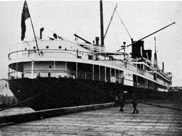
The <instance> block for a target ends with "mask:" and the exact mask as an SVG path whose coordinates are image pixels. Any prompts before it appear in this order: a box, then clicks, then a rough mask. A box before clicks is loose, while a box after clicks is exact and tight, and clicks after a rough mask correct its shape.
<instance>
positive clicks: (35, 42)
mask: <svg viewBox="0 0 182 136" xmlns="http://www.w3.org/2000/svg"><path fill="white" fill-rule="evenodd" d="M30 22H31V25H32V30H33V34H34V38H35V43H36V46H37V50H38V52H39V46H38V42H37V38H36V36H35V30H34V26H33V22H32V18H31V16H30Z"/></svg>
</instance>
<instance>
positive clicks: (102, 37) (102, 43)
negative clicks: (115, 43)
mask: <svg viewBox="0 0 182 136" xmlns="http://www.w3.org/2000/svg"><path fill="white" fill-rule="evenodd" d="M100 37H101V47H104V21H103V5H102V0H100Z"/></svg>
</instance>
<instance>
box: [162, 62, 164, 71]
mask: <svg viewBox="0 0 182 136" xmlns="http://www.w3.org/2000/svg"><path fill="white" fill-rule="evenodd" d="M162 71H164V62H162Z"/></svg>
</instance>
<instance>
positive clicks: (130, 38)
mask: <svg viewBox="0 0 182 136" xmlns="http://www.w3.org/2000/svg"><path fill="white" fill-rule="evenodd" d="M116 13H117V15H118V17H119V20H120V21H121V23H122V24H123V26H124V28H125V29H126V31H127V33H128V35H129V37H130V39H132V37H131V35H130V33H129V31H128V29H127V28H126V26H125V24H124V22H123V21H122V19H121V17H120V15H119V13H118V12H117V10H116Z"/></svg>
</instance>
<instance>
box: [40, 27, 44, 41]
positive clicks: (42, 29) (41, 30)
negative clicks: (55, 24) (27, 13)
mask: <svg viewBox="0 0 182 136" xmlns="http://www.w3.org/2000/svg"><path fill="white" fill-rule="evenodd" d="M43 31H44V28H43V27H42V28H41V29H40V39H42V32H43Z"/></svg>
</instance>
